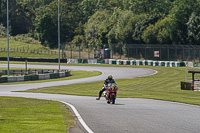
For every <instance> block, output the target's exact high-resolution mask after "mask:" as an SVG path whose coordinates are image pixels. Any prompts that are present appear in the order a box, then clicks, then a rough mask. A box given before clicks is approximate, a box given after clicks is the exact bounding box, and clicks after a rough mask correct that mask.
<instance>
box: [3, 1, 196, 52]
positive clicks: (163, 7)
mask: <svg viewBox="0 0 200 133" xmlns="http://www.w3.org/2000/svg"><path fill="white" fill-rule="evenodd" d="M6 1H7V0H0V27H1V28H0V29H2V30H1V36H3V35H6V34H3V32H2V31H6V29H5V28H4V27H6ZM9 5H10V10H9V14H10V34H11V35H12V36H16V35H18V34H28V35H29V36H31V37H34V38H35V39H37V40H40V41H41V43H42V44H43V45H45V46H49V47H50V48H56V47H57V38H58V37H57V33H58V32H57V26H58V17H57V16H58V0H9ZM199 14H200V0H60V19H61V21H60V22H61V43H70V44H75V45H76V46H80V45H85V46H87V47H88V46H89V47H94V46H97V45H99V44H101V43H102V44H106V45H107V46H110V47H111V48H112V49H117V48H118V47H119V45H123V46H124V47H126V44H136V43H137V44H194V45H199V42H200V16H199Z"/></svg>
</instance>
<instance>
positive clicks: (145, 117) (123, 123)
mask: <svg viewBox="0 0 200 133" xmlns="http://www.w3.org/2000/svg"><path fill="white" fill-rule="evenodd" d="M0 67H7V65H6V64H0ZM13 67H21V68H22V67H24V65H11V68H13ZM29 68H54V69H56V68H57V66H45V65H29ZM61 69H73V70H87V71H101V72H102V75H100V76H95V77H90V78H83V79H74V80H67V81H57V82H48V83H34V84H20V85H0V96H13V97H26V98H38V99H48V100H56V101H62V102H65V103H69V104H71V105H73V106H74V107H75V108H76V110H77V111H78V112H79V114H80V116H78V117H77V119H79V117H81V118H82V119H83V120H84V122H85V123H86V125H87V126H88V128H89V129H90V131H91V132H94V133H103V132H106V133H107V132H110V133H199V132H200V107H199V106H194V105H188V104H181V103H176V102H167V101H160V100H151V99H138V98H117V99H116V104H114V105H112V104H107V103H106V101H105V99H104V98H102V99H101V100H95V97H86V96H70V95H58V94H42V93H21V92H12V91H19V90H27V89H32V88H42V87H49V86H58V85H67V84H76V83H83V82H93V81H102V84H103V80H104V79H105V78H106V77H107V75H109V74H112V75H113V77H114V78H115V79H124V78H134V77H140V76H146V75H151V74H155V73H156V71H154V70H151V69H142V68H124V67H89V66H88V67H87V66H84V67H82V66H61ZM97 93H98V92H97ZM118 94H120V88H119V93H118ZM79 120H80V119H79ZM77 122H78V124H79V126H80V128H81V129H82V131H84V132H87V131H88V130H86V129H85V128H84V127H83V126H82V125H81V124H80V122H79V121H77Z"/></svg>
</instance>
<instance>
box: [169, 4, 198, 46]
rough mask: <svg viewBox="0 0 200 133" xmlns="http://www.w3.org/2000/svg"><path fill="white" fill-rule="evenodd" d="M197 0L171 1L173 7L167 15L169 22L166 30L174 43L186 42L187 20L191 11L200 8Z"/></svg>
mask: <svg viewBox="0 0 200 133" xmlns="http://www.w3.org/2000/svg"><path fill="white" fill-rule="evenodd" d="M199 4H200V3H199V2H198V1H197V0H176V1H174V3H173V9H172V10H171V11H170V14H169V17H170V19H171V22H170V23H169V25H168V29H167V30H168V32H169V33H170V38H171V40H172V43H174V44H187V43H188V40H187V36H188V35H187V34H188V32H187V22H188V20H189V18H190V15H191V14H192V12H196V11H198V10H199V8H200V5H199Z"/></svg>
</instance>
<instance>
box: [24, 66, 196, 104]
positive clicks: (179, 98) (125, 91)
mask: <svg viewBox="0 0 200 133" xmlns="http://www.w3.org/2000/svg"><path fill="white" fill-rule="evenodd" d="M129 67H130V66H129ZM131 67H134V66H131ZM136 67H140V68H150V69H154V70H157V71H158V73H157V74H156V75H151V76H146V77H139V78H133V79H120V80H119V79H117V80H116V83H117V84H118V87H119V91H118V97H121V98H148V99H158V100H166V101H174V102H180V103H188V104H194V105H200V92H195V91H189V90H181V89H180V81H184V79H185V69H187V68H186V67H181V68H180V67H151V66H135V67H134V68H136ZM190 69H191V68H190ZM190 76H191V75H190ZM105 78H106V77H105ZM102 85H103V81H98V82H92V83H82V84H73V85H65V86H59V87H49V88H41V89H37V90H28V92H42V93H57V94H69V95H82V96H97V95H98V92H99V90H100V89H101V88H102ZM71 88H73V89H71Z"/></svg>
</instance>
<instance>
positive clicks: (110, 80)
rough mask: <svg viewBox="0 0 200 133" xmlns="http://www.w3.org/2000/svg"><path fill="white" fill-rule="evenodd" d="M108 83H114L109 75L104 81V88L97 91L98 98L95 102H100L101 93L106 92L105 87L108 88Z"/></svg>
mask: <svg viewBox="0 0 200 133" xmlns="http://www.w3.org/2000/svg"><path fill="white" fill-rule="evenodd" d="M109 83H115V80H114V79H113V77H112V75H109V76H108V78H107V79H106V80H105V81H104V86H103V88H102V89H101V90H100V91H99V97H98V98H96V100H100V98H101V95H102V93H103V92H104V91H105V90H106V86H108V84H109Z"/></svg>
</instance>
